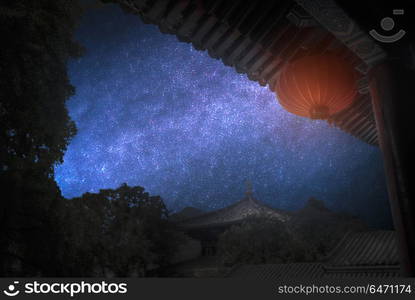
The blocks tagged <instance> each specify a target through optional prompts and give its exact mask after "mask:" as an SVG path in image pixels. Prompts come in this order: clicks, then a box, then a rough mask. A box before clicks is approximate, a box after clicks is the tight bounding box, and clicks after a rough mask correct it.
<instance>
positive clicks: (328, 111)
mask: <svg viewBox="0 0 415 300" xmlns="http://www.w3.org/2000/svg"><path fill="white" fill-rule="evenodd" d="M356 79H357V75H356V71H355V70H354V68H353V66H352V65H351V64H349V63H347V62H346V61H345V60H343V59H341V58H339V57H337V56H336V55H334V54H329V53H327V54H319V55H308V56H303V57H301V58H298V59H297V60H295V61H293V62H291V63H288V64H287V65H286V66H285V67H284V69H283V70H282V71H281V74H280V75H279V78H278V80H277V83H276V87H275V90H276V93H277V97H278V100H279V102H280V103H281V105H282V106H283V107H284V108H285V109H286V110H288V111H289V112H291V113H293V114H296V115H299V116H303V117H308V118H311V119H327V118H328V117H329V116H331V115H333V114H335V113H337V112H339V111H341V110H343V109H345V108H347V107H349V106H350V105H351V104H352V103H353V101H354V99H355V98H356V94H357V84H356Z"/></svg>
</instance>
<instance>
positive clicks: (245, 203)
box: [178, 194, 290, 228]
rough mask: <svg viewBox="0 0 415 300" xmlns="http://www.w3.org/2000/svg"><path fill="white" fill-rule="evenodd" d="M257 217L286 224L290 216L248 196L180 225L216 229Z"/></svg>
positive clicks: (179, 223) (182, 222)
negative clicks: (216, 227)
mask: <svg viewBox="0 0 415 300" xmlns="http://www.w3.org/2000/svg"><path fill="white" fill-rule="evenodd" d="M256 216H261V217H268V218H272V219H276V220H279V221H282V222H285V221H287V220H288V219H289V217H290V214H289V212H285V211H282V210H278V209H275V208H272V207H270V206H268V205H266V204H265V203H262V202H260V201H258V200H257V199H255V198H254V197H253V196H252V195H250V194H247V195H246V196H245V197H244V198H242V199H241V200H239V201H238V202H236V203H234V204H232V205H229V206H227V207H224V208H222V209H218V210H215V211H211V212H208V213H204V214H202V215H199V216H196V217H192V218H189V219H186V220H183V221H181V222H178V225H180V226H182V227H186V228H200V227H215V226H221V225H229V224H233V223H238V222H240V221H243V220H244V219H247V218H249V217H256Z"/></svg>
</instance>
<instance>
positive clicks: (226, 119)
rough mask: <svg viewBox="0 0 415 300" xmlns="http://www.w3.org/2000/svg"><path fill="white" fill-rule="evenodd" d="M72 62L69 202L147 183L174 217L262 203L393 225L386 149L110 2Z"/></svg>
mask: <svg viewBox="0 0 415 300" xmlns="http://www.w3.org/2000/svg"><path fill="white" fill-rule="evenodd" d="M76 37H77V39H78V40H79V42H80V43H81V44H83V45H84V46H85V48H86V50H87V51H86V54H85V55H84V56H83V57H82V58H80V59H77V60H72V61H71V62H70V63H69V66H68V67H69V74H70V78H71V82H72V84H73V85H74V86H75V87H76V95H75V96H73V97H72V98H71V99H70V100H69V101H68V102H67V106H68V109H69V112H70V115H71V117H72V118H73V120H75V122H76V125H77V127H78V134H77V135H76V136H75V138H74V139H73V140H72V142H71V144H70V145H69V147H68V150H67V152H66V154H65V157H64V163H63V164H62V165H59V166H57V167H56V169H55V171H56V180H57V182H58V184H59V186H60V188H61V190H62V193H63V195H64V196H65V197H67V198H71V197H75V196H80V195H82V194H83V193H85V192H97V191H98V190H99V189H102V188H116V187H118V186H119V185H120V184H121V183H123V182H126V183H128V184H129V185H140V186H143V187H145V188H146V190H147V191H149V192H150V193H151V194H154V195H160V196H162V197H163V199H164V200H165V203H166V205H167V206H168V208H169V209H170V210H171V211H176V210H178V209H181V208H183V207H185V206H194V207H198V208H201V209H204V210H211V209H217V208H221V207H223V206H226V205H229V204H231V203H233V202H235V201H237V200H239V199H241V197H243V193H244V190H245V186H244V181H245V180H247V179H248V180H250V181H251V182H252V184H253V186H254V192H255V196H256V197H257V198H258V199H260V200H262V201H263V202H265V203H268V204H270V205H272V206H274V207H278V208H282V209H289V210H293V209H298V208H300V207H302V206H303V205H304V203H305V201H306V200H307V199H308V198H309V197H310V196H314V197H316V198H318V199H321V200H324V201H325V202H326V204H327V206H328V207H330V208H332V209H334V210H338V211H347V212H350V213H352V214H355V215H359V216H361V217H362V218H363V219H365V220H366V221H367V222H369V223H370V224H371V225H373V226H376V227H383V228H389V227H390V226H391V219H390V212H389V205H388V200H387V192H386V185H385V179H384V174H383V165H382V160H381V153H380V150H379V148H377V147H374V146H369V145H367V144H365V143H363V142H361V141H359V140H357V139H355V138H353V137H352V136H349V135H348V134H346V133H344V132H342V131H340V130H339V129H337V128H333V127H330V126H329V125H328V124H327V123H325V122H323V121H311V120H308V119H304V118H301V117H297V116H295V115H292V114H290V113H288V112H286V111H285V110H284V109H283V108H282V107H281V106H280V105H279V104H278V102H277V100H276V97H275V95H274V94H273V93H272V92H271V91H270V90H269V89H268V88H266V87H261V86H260V85H259V84H258V83H256V82H252V81H250V80H249V79H248V78H247V77H246V76H245V75H241V74H238V73H237V72H236V71H235V70H234V69H232V68H230V67H226V66H224V65H223V63H222V62H221V61H219V60H215V59H212V58H210V57H209V56H208V54H207V53H206V52H201V51H196V50H195V49H194V48H192V46H191V45H190V44H186V43H181V42H179V41H178V40H177V38H176V37H175V36H172V35H164V34H162V33H160V32H159V30H158V28H157V27H156V26H154V25H146V24H143V23H142V22H141V20H140V18H139V17H137V16H134V15H128V14H125V13H124V12H122V11H121V10H120V9H119V8H118V7H117V6H115V5H112V4H108V5H105V7H104V8H99V9H94V10H91V11H89V12H88V13H86V15H85V16H84V17H83V19H82V23H81V24H80V27H79V28H78V31H77V34H76Z"/></svg>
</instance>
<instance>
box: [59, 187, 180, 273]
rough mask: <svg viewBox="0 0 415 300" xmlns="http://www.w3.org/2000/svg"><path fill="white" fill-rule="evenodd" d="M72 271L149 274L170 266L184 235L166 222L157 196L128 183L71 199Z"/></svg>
mask: <svg viewBox="0 0 415 300" xmlns="http://www.w3.org/2000/svg"><path fill="white" fill-rule="evenodd" d="M68 204H69V209H67V212H68V216H67V219H66V222H67V224H68V225H70V228H69V229H68V232H67V233H68V234H67V235H66V237H67V241H66V243H67V247H66V249H71V250H69V251H67V265H69V266H72V269H71V270H67V272H68V273H71V274H73V275H77V276H91V275H93V276H111V275H115V276H134V275H135V276H145V275H146V271H147V270H148V269H150V268H155V267H161V266H165V265H167V264H169V261H170V260H171V258H172V256H173V254H174V252H175V250H176V249H177V246H178V244H179V243H180V241H181V234H179V233H178V232H176V231H175V230H174V227H173V226H172V224H170V222H168V221H167V216H168V214H167V209H166V207H165V205H164V203H163V201H162V199H161V198H160V197H158V196H155V197H154V196H150V195H149V194H148V193H146V192H144V188H142V187H139V186H136V187H130V186H128V185H126V184H123V185H121V186H120V187H119V188H117V189H105V190H100V191H99V193H97V194H93V193H86V194H84V195H83V196H82V197H79V198H74V199H71V200H69V201H68Z"/></svg>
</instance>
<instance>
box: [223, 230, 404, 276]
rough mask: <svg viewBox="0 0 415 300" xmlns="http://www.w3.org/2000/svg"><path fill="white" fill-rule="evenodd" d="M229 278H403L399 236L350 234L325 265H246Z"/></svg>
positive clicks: (388, 233) (383, 233)
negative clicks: (398, 243)
mask: <svg viewBox="0 0 415 300" xmlns="http://www.w3.org/2000/svg"><path fill="white" fill-rule="evenodd" d="M228 276H230V277H237V278H252V279H262V280H267V279H296V278H303V279H305V278H313V279H315V278H390V277H400V276H401V274H400V266H399V256H398V250H397V245H396V233H395V232H394V231H384V230H377V231H365V232H357V233H350V234H347V235H346V236H345V237H344V238H343V239H342V240H341V241H340V243H339V244H338V245H337V246H336V248H335V249H334V250H333V251H332V253H331V254H330V255H329V256H328V258H327V259H326V260H325V261H323V262H317V263H288V264H265V265H242V266H238V267H235V268H234V269H233V270H231V272H230V273H229V275H228Z"/></svg>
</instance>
